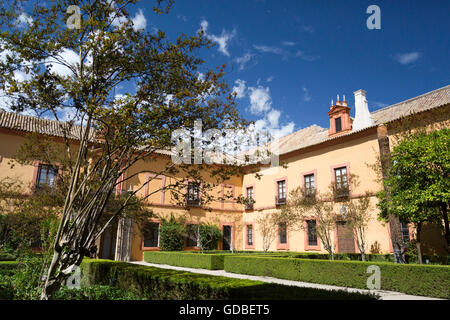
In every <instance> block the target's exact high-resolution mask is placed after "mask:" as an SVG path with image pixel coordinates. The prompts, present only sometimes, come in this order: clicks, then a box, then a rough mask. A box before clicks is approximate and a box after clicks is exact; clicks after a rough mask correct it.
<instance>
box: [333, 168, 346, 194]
mask: <svg viewBox="0 0 450 320" xmlns="http://www.w3.org/2000/svg"><path fill="white" fill-rule="evenodd" d="M334 176H335V184H336V196H338V197H341V196H347V195H348V177H347V167H342V168H336V169H334Z"/></svg>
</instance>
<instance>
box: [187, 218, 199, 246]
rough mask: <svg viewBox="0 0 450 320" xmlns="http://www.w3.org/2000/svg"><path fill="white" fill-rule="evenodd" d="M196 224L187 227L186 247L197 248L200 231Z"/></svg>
mask: <svg viewBox="0 0 450 320" xmlns="http://www.w3.org/2000/svg"><path fill="white" fill-rule="evenodd" d="M198 228H199V227H198V225H196V224H188V225H187V226H186V247H197V246H198V236H199V229H198Z"/></svg>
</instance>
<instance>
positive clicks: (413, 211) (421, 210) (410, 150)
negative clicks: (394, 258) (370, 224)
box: [378, 129, 450, 224]
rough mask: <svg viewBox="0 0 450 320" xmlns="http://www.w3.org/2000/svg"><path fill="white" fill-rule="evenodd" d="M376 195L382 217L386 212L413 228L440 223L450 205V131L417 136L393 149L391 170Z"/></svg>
mask: <svg viewBox="0 0 450 320" xmlns="http://www.w3.org/2000/svg"><path fill="white" fill-rule="evenodd" d="M384 183H385V185H386V186H387V187H388V190H389V199H388V198H387V197H386V193H385V192H384V191H382V192H380V193H379V194H378V198H379V200H380V201H379V208H380V209H381V217H382V218H386V217H387V212H388V210H389V211H390V212H392V213H393V214H395V215H397V216H398V217H400V218H401V219H402V220H404V221H410V222H413V223H415V224H418V223H421V222H423V221H433V220H436V219H439V210H440V208H441V206H442V205H443V204H445V205H447V206H448V204H449V202H450V129H441V130H439V131H433V132H431V133H428V134H426V133H423V132H422V133H419V134H416V135H412V136H411V137H410V138H408V139H404V140H402V141H400V142H399V144H398V145H397V146H395V147H394V150H393V152H392V161H391V169H390V170H389V174H388V177H387V178H386V179H385V181H384Z"/></svg>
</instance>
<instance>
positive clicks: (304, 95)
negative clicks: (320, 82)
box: [302, 87, 311, 102]
mask: <svg viewBox="0 0 450 320" xmlns="http://www.w3.org/2000/svg"><path fill="white" fill-rule="evenodd" d="M302 91H303V100H304V101H306V102H308V101H310V100H311V97H310V96H309V92H308V89H307V88H306V87H302Z"/></svg>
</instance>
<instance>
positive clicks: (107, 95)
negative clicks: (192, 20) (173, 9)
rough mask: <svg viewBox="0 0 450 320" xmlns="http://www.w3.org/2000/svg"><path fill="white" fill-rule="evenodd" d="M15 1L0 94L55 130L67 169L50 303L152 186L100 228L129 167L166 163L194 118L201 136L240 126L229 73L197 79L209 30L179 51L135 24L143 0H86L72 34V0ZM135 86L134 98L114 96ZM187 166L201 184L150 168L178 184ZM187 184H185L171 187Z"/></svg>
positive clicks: (7, 7) (8, 10) (0, 41)
mask: <svg viewBox="0 0 450 320" xmlns="http://www.w3.org/2000/svg"><path fill="white" fill-rule="evenodd" d="M6 2H7V3H4V5H3V6H2V9H1V10H0V28H1V33H0V46H1V49H2V51H3V53H4V55H5V58H4V59H2V61H0V89H1V90H3V92H4V94H5V95H6V97H7V98H8V99H9V101H10V102H9V105H8V106H7V107H9V108H10V109H12V110H15V111H17V112H28V113H31V112H35V113H36V114H38V115H42V116H45V117H48V118H52V119H53V120H55V121H57V122H58V135H60V136H61V138H62V141H63V143H64V154H65V157H67V163H68V165H67V168H66V169H67V171H66V173H65V174H66V177H67V179H68V183H67V191H66V192H65V197H64V204H63V206H62V210H61V215H60V222H59V227H58V231H57V233H56V239H55V243H54V252H53V257H52V260H51V262H50V264H49V266H48V271H47V276H46V279H45V281H44V283H43V289H42V295H41V298H42V299H48V298H49V297H51V296H52V295H53V294H54V293H55V292H56V291H57V290H58V289H59V288H60V286H61V284H62V283H63V282H64V281H65V279H67V278H68V277H69V276H70V274H71V272H72V271H73V270H74V268H75V267H77V266H78V265H80V263H81V261H82V259H83V255H84V252H85V251H86V250H87V249H88V248H89V247H90V246H91V245H92V243H93V242H94V240H95V239H96V237H98V236H99V234H101V233H102V232H103V230H105V229H106V228H107V227H108V225H109V224H110V223H111V221H113V220H115V219H117V218H118V217H119V216H120V215H121V214H122V212H123V211H124V210H125V209H126V208H127V207H128V206H129V205H132V204H133V201H134V200H133V199H135V195H136V194H137V193H138V192H139V191H140V190H141V189H142V188H144V187H145V185H146V184H148V183H149V182H150V181H151V180H152V179H149V181H147V183H144V184H143V185H141V186H139V187H138V188H137V189H134V190H131V192H129V193H124V201H123V202H122V205H121V206H120V207H119V208H117V209H116V210H115V211H114V212H113V213H111V215H110V218H109V219H108V220H107V221H106V222H104V223H103V222H101V220H102V218H103V217H104V215H103V214H104V212H105V207H106V205H107V203H108V201H109V200H110V199H111V198H112V197H113V196H114V194H115V192H116V186H118V185H121V184H123V183H125V182H127V181H129V179H131V178H133V176H134V175H132V176H126V175H125V173H126V172H127V170H128V169H129V168H130V167H132V166H133V165H134V164H135V163H137V162H138V161H143V160H146V161H148V162H149V163H151V162H152V161H153V162H155V161H158V160H160V158H161V154H164V153H165V152H167V150H168V149H170V148H172V147H173V146H174V144H175V142H174V141H173V140H172V133H173V132H174V131H175V130H176V129H179V128H192V127H194V123H195V121H196V120H199V119H200V120H201V121H202V125H203V129H204V130H208V129H210V128H214V129H217V130H219V131H223V130H225V129H228V128H236V127H239V126H240V124H242V120H241V119H240V118H239V116H238V114H237V111H236V108H235V103H234V97H233V95H232V94H231V93H230V92H229V89H228V87H227V85H226V83H225V82H224V80H223V75H224V67H219V68H218V70H217V71H212V70H205V71H204V72H203V73H202V74H203V76H200V72H199V67H200V66H201V65H202V64H203V62H204V61H202V60H201V59H199V58H198V57H197V56H196V55H194V52H195V51H196V50H198V49H201V48H206V47H210V46H211V42H210V41H209V40H208V39H206V37H205V35H204V32H203V31H200V32H199V33H198V34H196V35H194V36H186V35H184V34H183V35H181V36H179V37H178V38H177V39H176V40H175V41H173V42H172V41H170V40H169V39H168V37H167V36H166V34H165V33H164V32H163V31H158V32H157V33H155V34H149V33H147V32H145V30H141V29H138V27H137V26H134V25H133V23H132V20H131V19H130V13H129V9H130V6H131V5H132V4H134V3H135V2H136V1H127V0H116V1H110V0H99V1H94V2H92V1H88V0H84V1H78V3H77V5H78V8H79V12H80V15H79V16H78V17H75V18H79V19H78V21H79V26H76V25H75V28H71V27H70V28H69V27H68V25H66V21H67V19H68V18H73V16H70V14H68V13H67V9H68V2H67V1H63V0H58V1H53V2H51V3H48V2H39V1H36V2H35V3H33V5H28V4H26V5H25V4H24V3H22V2H23V1H20V0H19V1H16V0H11V1H6ZM166 4H167V5H166ZM171 4H172V1H170V0H169V1H168V2H164V1H162V0H158V1H156V7H155V12H156V13H158V14H161V13H163V12H168V9H169V7H170V5H171ZM164 9H166V10H164ZM26 10H28V11H27V12H25V11H26ZM72 12H73V11H72ZM22 14H26V16H27V17H28V18H29V19H27V21H28V23H27V25H26V26H23V24H20V23H17V21H18V20H17V19H18V17H19V16H20V15H22ZM71 26H73V25H71ZM126 85H129V86H131V87H133V89H130V90H128V92H125V93H124V94H122V95H115V90H116V89H117V90H119V89H120V88H121V87H122V86H126ZM206 143H207V142H206ZM183 169H184V170H185V171H186V174H187V175H191V176H194V178H195V179H197V180H200V179H201V180H203V179H204V177H203V176H201V175H200V174H199V172H200V171H201V169H205V168H204V167H202V165H196V166H193V167H189V168H186V167H183V166H178V167H177V165H176V164H175V163H173V162H170V161H168V162H167V164H166V166H165V167H164V168H163V169H159V170H154V171H155V172H152V171H151V170H150V171H151V172H152V173H153V174H154V175H155V176H157V175H163V174H164V175H169V176H173V175H174V174H175V173H176V171H177V170H183ZM228 169H229V168H224V167H219V168H213V169H211V170H210V171H211V177H215V178H217V179H219V178H220V179H222V178H225V177H226V176H227V175H228V172H229V171H227V170H228ZM205 170H206V169H205ZM183 185H184V181H181V180H178V181H177V182H176V183H175V184H174V185H173V186H167V188H168V189H170V188H173V189H176V188H177V187H182V186H183ZM204 187H205V188H206V186H205V185H204ZM159 191H160V190H154V191H153V192H150V194H149V195H148V196H151V195H152V194H154V193H155V192H159ZM99 226H100V228H99Z"/></svg>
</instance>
